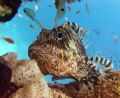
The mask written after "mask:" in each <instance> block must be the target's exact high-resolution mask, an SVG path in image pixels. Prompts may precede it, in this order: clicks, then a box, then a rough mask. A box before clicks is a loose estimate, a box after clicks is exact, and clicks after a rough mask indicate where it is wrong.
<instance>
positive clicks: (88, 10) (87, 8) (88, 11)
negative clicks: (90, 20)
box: [86, 0, 90, 15]
mask: <svg viewBox="0 0 120 98" xmlns="http://www.w3.org/2000/svg"><path fill="white" fill-rule="evenodd" d="M86 10H87V13H88V15H90V9H89V7H88V0H86Z"/></svg>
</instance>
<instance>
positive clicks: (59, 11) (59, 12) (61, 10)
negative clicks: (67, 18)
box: [55, 0, 66, 27]
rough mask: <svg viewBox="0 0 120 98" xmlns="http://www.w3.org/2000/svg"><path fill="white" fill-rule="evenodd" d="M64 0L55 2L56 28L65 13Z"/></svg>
mask: <svg viewBox="0 0 120 98" xmlns="http://www.w3.org/2000/svg"><path fill="white" fill-rule="evenodd" d="M65 3H66V2H65V0H56V2H55V5H56V8H57V15H56V17H55V27H56V26H58V21H59V19H61V18H63V17H64V15H65V13H66V7H65Z"/></svg>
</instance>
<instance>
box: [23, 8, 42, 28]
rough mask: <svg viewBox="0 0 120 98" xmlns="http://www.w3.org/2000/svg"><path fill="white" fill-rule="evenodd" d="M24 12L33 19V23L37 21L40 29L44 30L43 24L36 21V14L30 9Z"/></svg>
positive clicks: (25, 9)
mask: <svg viewBox="0 0 120 98" xmlns="http://www.w3.org/2000/svg"><path fill="white" fill-rule="evenodd" d="M23 11H24V13H25V14H26V15H27V16H28V17H29V18H30V19H32V20H33V21H35V22H36V23H37V24H38V26H39V27H40V28H43V26H42V24H41V23H40V22H39V21H38V20H37V19H36V15H35V12H34V11H33V10H32V9H30V8H24V9H23Z"/></svg>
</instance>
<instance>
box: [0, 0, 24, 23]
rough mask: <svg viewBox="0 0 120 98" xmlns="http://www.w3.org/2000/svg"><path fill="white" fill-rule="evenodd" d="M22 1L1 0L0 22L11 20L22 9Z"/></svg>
mask: <svg viewBox="0 0 120 98" xmlns="http://www.w3.org/2000/svg"><path fill="white" fill-rule="evenodd" d="M21 3H22V1H21V0H0V22H6V21H9V20H11V19H12V18H13V17H14V16H15V15H16V13H17V11H18V8H19V7H20V5H21Z"/></svg>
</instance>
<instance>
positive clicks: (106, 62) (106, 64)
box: [86, 57, 113, 73]
mask: <svg viewBox="0 0 120 98" xmlns="http://www.w3.org/2000/svg"><path fill="white" fill-rule="evenodd" d="M86 60H87V61H90V62H93V63H97V64H102V65H104V68H103V70H104V72H105V73H108V72H110V71H111V70H112V67H113V63H112V61H111V60H108V59H106V58H103V57H86Z"/></svg>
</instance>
